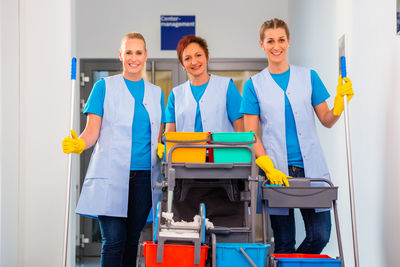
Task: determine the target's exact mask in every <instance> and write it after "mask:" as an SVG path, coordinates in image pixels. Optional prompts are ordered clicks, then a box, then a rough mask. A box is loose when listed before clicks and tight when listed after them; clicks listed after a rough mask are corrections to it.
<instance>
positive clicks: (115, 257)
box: [98, 171, 151, 267]
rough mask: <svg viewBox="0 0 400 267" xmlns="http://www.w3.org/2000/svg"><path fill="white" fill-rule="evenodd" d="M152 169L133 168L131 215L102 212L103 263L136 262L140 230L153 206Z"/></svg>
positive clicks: (115, 266) (129, 266) (106, 266)
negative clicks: (125, 216)
mask: <svg viewBox="0 0 400 267" xmlns="http://www.w3.org/2000/svg"><path fill="white" fill-rule="evenodd" d="M150 179H151V178H150V171H131V173H130V177H129V200H128V217H127V218H121V217H110V216H99V218H98V220H99V225H100V229H101V236H102V248H101V266H102V267H122V266H124V267H133V266H136V255H137V250H138V243H139V238H140V233H141V231H142V229H143V227H144V225H145V224H146V220H147V216H148V214H149V212H150V209H151V181H150Z"/></svg>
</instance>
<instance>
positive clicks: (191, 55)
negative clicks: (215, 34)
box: [165, 35, 243, 225]
mask: <svg viewBox="0 0 400 267" xmlns="http://www.w3.org/2000/svg"><path fill="white" fill-rule="evenodd" d="M176 51H177V54H178V59H179V61H180V63H181V64H182V67H183V68H184V69H185V70H186V72H187V74H188V76H189V80H188V81H186V82H185V83H183V84H181V85H178V86H177V87H175V88H173V90H172V92H171V94H170V95H169V98H168V104H167V108H166V113H165V114H166V122H167V124H166V132H169V131H170V132H175V131H176V132H234V131H237V132H241V131H243V114H241V113H240V112H239V109H240V104H241V95H240V93H239V90H238V89H237V87H236V86H235V84H234V83H233V81H232V79H231V78H227V77H221V76H217V75H212V74H211V75H210V74H208V72H207V64H208V61H209V52H208V46H207V42H206V41H205V40H204V39H203V38H200V37H198V36H194V35H187V36H185V37H183V38H182V39H181V40H180V41H179V43H178V46H177V49H176ZM218 196H219V197H218ZM190 199H192V200H193V203H188V201H189V200H188V201H185V203H183V204H182V205H181V204H179V203H174V205H175V207H177V206H180V207H179V210H180V211H181V212H179V213H181V216H182V217H183V219H186V220H191V219H192V218H193V215H194V214H195V213H197V212H198V207H199V205H198V203H200V202H203V201H204V202H205V204H206V207H207V206H208V207H207V217H208V218H210V220H211V221H213V222H214V223H217V225H218V222H219V219H218V218H221V219H223V220H224V222H223V223H230V224H232V223H233V224H235V222H234V220H233V221H232V220H229V217H230V216H233V217H235V216H234V214H236V213H237V212H238V211H237V210H238V208H237V205H236V204H237V203H232V202H230V201H229V200H227V196H226V193H225V192H224V190H223V189H221V188H218V189H203V190H200V189H199V190H196V192H191V193H190ZM216 199H218V201H224V200H223V199H225V200H227V201H224V202H223V203H224V204H222V205H221V202H220V203H219V205H215V204H214V205H213V203H215V200H216ZM211 202H213V203H211ZM191 204H192V205H191ZM208 204H209V205H208ZM189 206H191V207H190V209H189ZM211 206H212V208H211ZM240 211H242V210H240ZM175 215H176V212H175ZM217 217H218V218H217ZM223 217H224V218H223ZM225 220H226V221H227V222H225ZM238 224H241V223H240V222H238Z"/></svg>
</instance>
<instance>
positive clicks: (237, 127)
mask: <svg viewBox="0 0 400 267" xmlns="http://www.w3.org/2000/svg"><path fill="white" fill-rule="evenodd" d="M233 127H234V128H235V131H236V132H243V131H244V122H243V117H241V118H239V119H237V120H235V121H234V122H233Z"/></svg>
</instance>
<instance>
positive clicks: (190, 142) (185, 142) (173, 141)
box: [162, 135, 210, 144]
mask: <svg viewBox="0 0 400 267" xmlns="http://www.w3.org/2000/svg"><path fill="white" fill-rule="evenodd" d="M162 141H164V142H170V143H177V144H192V143H201V142H209V141H210V137H207V139H202V140H187V141H180V140H168V139H167V138H166V137H165V135H163V137H162Z"/></svg>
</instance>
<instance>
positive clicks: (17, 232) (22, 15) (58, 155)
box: [0, 0, 71, 267]
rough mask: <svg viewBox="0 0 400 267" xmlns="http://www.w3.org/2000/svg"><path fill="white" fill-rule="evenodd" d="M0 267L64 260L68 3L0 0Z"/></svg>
mask: <svg viewBox="0 0 400 267" xmlns="http://www.w3.org/2000/svg"><path fill="white" fill-rule="evenodd" d="M0 10H1V13H0V14H1V17H0V23H1V24H0V25H1V28H0V35H1V42H0V48H1V50H0V51H1V54H0V55H1V65H0V77H1V79H0V83H1V88H0V96H1V97H0V100H1V104H0V106H1V112H0V116H1V117H0V118H1V119H0V130H1V134H0V146H1V149H0V150H1V162H0V164H1V165H0V166H1V168H0V169H1V173H0V205H1V206H0V227H1V228H0V240H1V241H0V265H1V266H7V267H8V266H40V267H42V266H60V265H61V258H62V245H63V229H64V227H63V226H64V206H65V191H66V190H65V188H66V187H65V186H66V182H65V181H66V168H67V160H66V156H65V155H63V154H62V152H61V145H60V141H61V140H62V137H63V136H64V135H65V134H66V133H67V130H68V116H69V112H68V110H69V107H68V103H69V95H70V94H69V92H70V81H69V79H70V60H71V1H69V0H64V1H56V2H54V1H49V0H40V1H34V2H32V1H28V0H20V1H11V0H3V1H1V9H0Z"/></svg>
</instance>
